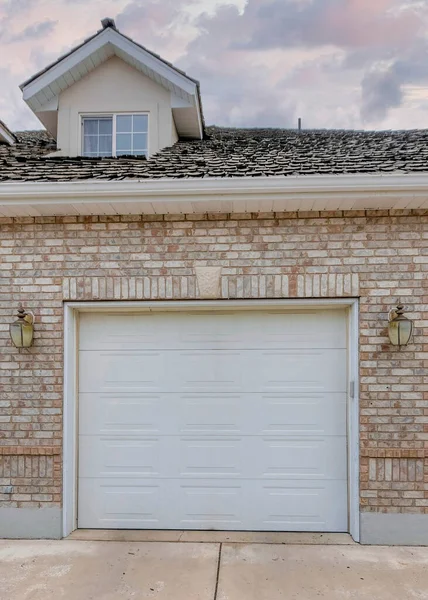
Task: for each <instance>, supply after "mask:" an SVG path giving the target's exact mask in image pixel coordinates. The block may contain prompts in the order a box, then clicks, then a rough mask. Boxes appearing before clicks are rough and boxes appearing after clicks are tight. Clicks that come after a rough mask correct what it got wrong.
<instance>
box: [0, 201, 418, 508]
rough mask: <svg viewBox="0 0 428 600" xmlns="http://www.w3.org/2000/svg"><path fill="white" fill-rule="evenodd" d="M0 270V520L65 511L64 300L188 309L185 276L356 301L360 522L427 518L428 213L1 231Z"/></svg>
mask: <svg viewBox="0 0 428 600" xmlns="http://www.w3.org/2000/svg"><path fill="white" fill-rule="evenodd" d="M0 258H1V263H0V506H6V505H7V506H14V507H21V506H22V507H25V506H43V505H46V504H48V505H59V504H60V503H61V428H62V408H61V407H62V383H63V380H62V377H63V370H62V344H63V339H62V303H63V300H64V299H87V300H89V299H98V298H100V299H121V298H122V299H124V298H126V299H149V298H152V299H160V298H162V299H165V298H196V297H197V293H198V292H197V285H196V280H195V274H194V267H195V265H221V266H222V267H223V271H222V274H223V277H222V296H223V297H229V298H257V297H260V298H270V297H271V298H275V297H276V298H278V297H285V298H292V297H296V298H298V297H337V296H339V297H340V296H356V295H359V296H360V299H361V300H360V318H361V322H360V327H361V330H360V375H361V387H360V404H361V411H360V414H361V417H360V421H361V436H360V441H361V505H362V509H363V510H365V511H377V510H379V511H387V512H417V513H418V512H419V513H420V512H427V513H428V376H427V367H428V330H427V328H428V308H427V304H428V283H427V271H428V212H410V211H408V212H405V211H400V212H392V213H388V212H359V213H307V214H302V213H300V214H299V215H297V214H294V213H284V214H262V215H253V216H250V215H198V216H195V215H189V216H184V215H179V216H171V215H170V216H165V217H157V216H151V217H148V216H146V217H140V216H125V217H107V216H106V217H88V218H84V217H64V218H59V217H57V218H54V217H47V218H34V219H33V218H22V219H4V218H3V219H0ZM399 300H401V301H402V302H403V303H404V304H405V305H406V307H407V308H408V311H407V312H408V314H409V316H411V318H412V319H413V320H414V322H415V326H416V330H415V336H414V340H413V343H412V344H411V345H409V346H408V347H407V348H405V349H401V350H399V349H397V348H393V347H391V346H390V345H389V344H388V338H387V328H386V324H387V314H388V311H389V309H390V308H392V307H393V306H394V305H396V304H397V302H398V301H399ZM19 302H23V303H24V305H25V307H26V308H27V309H30V310H32V311H33V312H34V313H35V316H36V328H35V331H36V334H35V344H34V346H33V347H32V348H31V349H30V350H21V351H18V350H17V349H15V348H14V347H12V345H11V343H10V341H9V334H8V327H9V323H10V322H11V321H12V320H13V319H14V316H15V312H16V308H17V305H18V303H19ZM9 486H12V488H10V487H9Z"/></svg>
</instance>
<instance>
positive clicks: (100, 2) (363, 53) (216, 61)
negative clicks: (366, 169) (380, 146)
mask: <svg viewBox="0 0 428 600" xmlns="http://www.w3.org/2000/svg"><path fill="white" fill-rule="evenodd" d="M103 17H112V18H114V19H115V21H116V25H117V27H118V28H119V30H121V31H122V32H123V33H125V34H126V35H128V36H130V37H132V38H133V39H135V41H137V42H139V43H140V44H143V45H144V46H146V47H147V48H149V49H151V50H153V51H154V52H156V53H158V54H160V55H161V56H162V57H163V58H165V59H166V60H169V61H171V62H173V63H174V64H175V65H176V66H177V67H179V68H181V69H184V70H185V71H186V72H187V73H188V74H189V75H190V76H192V77H194V78H196V79H198V80H199V81H200V82H201V91H202V101H203V106H204V113H205V120H206V123H207V124H210V125H211V124H216V125H224V126H233V127H286V128H288V127H296V125H297V119H298V117H301V118H302V122H303V127H304V128H334V129H412V128H428V0H0V119H1V120H3V121H4V122H5V123H6V124H7V125H8V126H9V127H10V128H11V129H12V130H15V131H16V130H22V129H39V128H41V124H40V122H39V121H38V120H37V118H36V117H35V116H34V115H33V114H32V112H31V111H30V109H29V108H27V106H26V105H25V103H24V102H23V100H22V98H21V92H20V90H19V84H20V83H22V82H23V81H25V80H26V79H28V78H29V77H30V76H31V75H33V74H34V73H35V72H37V71H38V70H40V69H42V68H44V67H45V66H46V65H47V64H49V63H50V62H52V61H54V60H56V58H58V56H60V55H61V54H63V53H64V52H66V51H68V50H69V49H70V48H72V47H73V46H75V45H77V44H79V43H80V42H81V41H82V40H84V39H85V38H86V37H88V36H90V35H92V34H93V33H95V32H96V31H97V30H98V29H100V27H101V25H100V20H101V19H102V18H103Z"/></svg>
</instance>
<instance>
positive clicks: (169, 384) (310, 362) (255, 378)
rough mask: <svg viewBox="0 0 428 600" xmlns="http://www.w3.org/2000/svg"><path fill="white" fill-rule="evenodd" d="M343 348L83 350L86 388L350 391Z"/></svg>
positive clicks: (83, 385) (118, 390) (82, 383)
mask: <svg viewBox="0 0 428 600" xmlns="http://www.w3.org/2000/svg"><path fill="white" fill-rule="evenodd" d="M346 372H347V364H346V353H345V352H343V351H342V350H317V351H304V350H294V351H291V350H288V351H287V350H276V351H270V350H236V351H233V352H231V351H227V352H226V351H224V352H219V351H202V350H199V351H178V350H177V351H171V352H170V351H168V352H167V351H165V352H140V351H138V352H135V353H131V352H110V351H109V352H95V351H94V352H83V353H81V366H80V383H79V390H80V392H82V393H90V392H92V393H94V392H102V393H112V392H116V393H126V392H134V393H138V392H140V393H149V392H152V393H153V392H154V393H161V392H165V393H185V392H188V393H196V392H199V393H212V392H213V391H217V393H220V392H222V393H233V392H249V393H256V392H269V391H271V392H281V391H282V392H290V391H297V392H298V391H301V392H305V391H306V392H309V391H312V392H322V391H329V392H344V391H345V390H346Z"/></svg>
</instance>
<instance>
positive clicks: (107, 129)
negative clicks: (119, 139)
mask: <svg viewBox="0 0 428 600" xmlns="http://www.w3.org/2000/svg"><path fill="white" fill-rule="evenodd" d="M99 123H100V133H109V134H110V135H111V134H112V132H113V119H100V120H99Z"/></svg>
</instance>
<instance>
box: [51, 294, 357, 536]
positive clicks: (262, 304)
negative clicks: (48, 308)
mask: <svg viewBox="0 0 428 600" xmlns="http://www.w3.org/2000/svg"><path fill="white" fill-rule="evenodd" d="M358 306H359V304H358V299H355V298H343V299H331V300H328V299H326V300H317V299H315V300H304V299H302V300H300V299H293V300H288V299H284V300H283V299H281V300H279V299H278V300H180V301H138V302H136V301H133V302H128V301H123V302H121V301H115V302H66V303H64V411H63V427H64V431H63V434H64V438H63V532H62V533H63V536H64V537H66V536H68V535H70V534H71V533H72V532H73V531H74V530H75V529H77V464H78V456H77V452H78V419H77V409H78V406H77V404H78V403H77V398H78V381H77V374H78V362H77V361H78V350H79V340H78V322H79V313H81V312H96V313H100V312H105V313H141V312H158V311H164V312H165V311H175V312H177V311H181V312H190V311H198V310H201V311H204V310H205V311H206V310H209V311H230V310H243V311H244V310H260V311H261V310H269V309H273V308H274V309H279V310H284V311H287V310H289V309H296V308H302V309H304V308H317V309H319V308H324V309H334V308H348V340H347V341H348V424H347V434H348V480H349V484H348V504H349V533H350V534H351V535H352V537H353V538H354V540H355V541H356V542H358V541H359V539H360V515H359V465H360V460H359V399H358V390H359V379H358V364H359V358H358V354H359V348H358V331H359V324H358V315H359V310H358Z"/></svg>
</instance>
